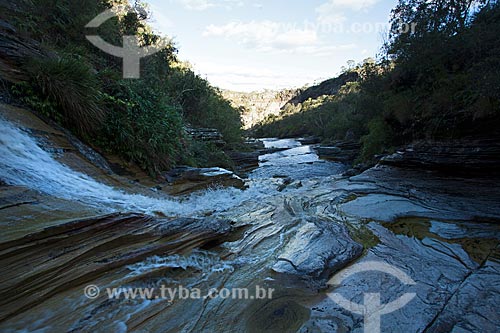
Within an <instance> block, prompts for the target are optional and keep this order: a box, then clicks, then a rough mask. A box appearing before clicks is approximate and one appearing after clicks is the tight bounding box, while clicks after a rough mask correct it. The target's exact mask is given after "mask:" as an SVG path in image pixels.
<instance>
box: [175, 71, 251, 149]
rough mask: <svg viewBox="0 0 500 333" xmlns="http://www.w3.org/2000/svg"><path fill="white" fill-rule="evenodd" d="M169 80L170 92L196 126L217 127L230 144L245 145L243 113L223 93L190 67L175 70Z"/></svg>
mask: <svg viewBox="0 0 500 333" xmlns="http://www.w3.org/2000/svg"><path fill="white" fill-rule="evenodd" d="M167 81H168V82H167V86H168V88H167V89H168V91H169V92H170V93H171V95H172V96H174V98H175V100H177V101H178V103H179V104H180V105H181V106H182V111H183V116H184V118H185V119H186V120H187V121H188V122H189V123H190V124H191V125H192V126H195V127H212V128H216V129H218V130H219V131H220V132H221V133H222V135H223V136H224V140H226V142H229V143H231V144H237V143H239V142H241V140H242V133H241V127H242V123H241V116H240V113H239V110H237V109H235V108H234V107H232V106H231V104H230V102H229V101H227V100H226V99H224V98H223V97H222V95H221V92H220V91H219V90H217V89H215V88H213V87H212V86H210V84H209V83H208V81H206V80H204V79H202V78H200V77H199V76H198V75H196V74H194V73H193V71H191V70H190V69H187V68H176V69H173V71H172V73H171V75H170V76H169V78H168V80H167Z"/></svg>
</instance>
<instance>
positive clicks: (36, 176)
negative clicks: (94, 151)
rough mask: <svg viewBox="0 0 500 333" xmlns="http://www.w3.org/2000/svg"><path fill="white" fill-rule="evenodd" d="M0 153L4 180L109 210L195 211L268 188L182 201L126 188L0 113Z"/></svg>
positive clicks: (212, 208) (193, 213)
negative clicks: (62, 155)
mask: <svg viewBox="0 0 500 333" xmlns="http://www.w3.org/2000/svg"><path fill="white" fill-rule="evenodd" d="M0 156H1V157H0V180H2V181H3V182H5V183H7V184H9V185H15V186H24V187H27V188H30V189H33V190H36V191H38V192H41V193H44V194H48V195H52V196H54V197H57V198H61V199H66V200H71V201H76V202H80V203H83V204H85V205H89V206H92V207H96V208H99V209H103V210H105V211H110V212H112V211H116V210H121V211H131V212H141V213H152V212H163V213H164V214H166V215H169V216H180V215H182V216H196V215H198V214H200V213H203V212H206V211H218V212H220V211H224V210H226V209H228V208H230V207H233V206H234V205H237V204H239V203H241V202H242V201H244V200H247V199H250V198H254V197H255V196H256V195H258V196H262V195H265V193H267V194H269V191H270V188H265V187H262V186H252V188H251V189H250V190H247V191H241V190H238V189H234V188H228V189H215V190H207V191H203V192H199V193H196V194H193V195H191V196H190V197H189V198H188V199H187V200H182V201H181V200H177V199H171V198H165V199H157V198H151V197H147V196H144V195H137V194H129V193H125V192H123V191H120V190H117V189H115V188H113V187H111V186H108V185H105V184H102V183H99V182H97V181H96V180H94V179H93V178H91V177H89V176H88V175H85V174H83V173H80V172H76V171H74V170H72V169H70V168H69V167H68V166H66V165H64V164H62V163H60V162H58V161H56V160H55V159H54V157H53V156H52V155H51V154H50V153H49V152H47V151H45V150H43V149H42V148H41V147H40V145H39V144H38V143H37V141H36V140H35V139H33V138H32V137H31V136H30V135H29V133H28V132H26V131H25V130H23V129H20V128H18V127H16V126H15V125H14V124H12V123H10V122H8V121H6V120H4V119H1V118H0Z"/></svg>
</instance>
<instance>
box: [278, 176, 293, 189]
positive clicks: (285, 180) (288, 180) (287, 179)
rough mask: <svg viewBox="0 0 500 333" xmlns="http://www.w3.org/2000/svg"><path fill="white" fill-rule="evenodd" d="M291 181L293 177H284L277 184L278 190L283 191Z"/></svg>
mask: <svg viewBox="0 0 500 333" xmlns="http://www.w3.org/2000/svg"><path fill="white" fill-rule="evenodd" d="M291 183H293V179H292V178H291V177H286V178H284V179H283V182H282V184H281V185H280V186H278V192H283V191H284V190H285V189H286V188H287V187H288V185H290V184H291Z"/></svg>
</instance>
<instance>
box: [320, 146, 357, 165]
mask: <svg viewBox="0 0 500 333" xmlns="http://www.w3.org/2000/svg"><path fill="white" fill-rule="evenodd" d="M360 149H361V145H360V144H359V143H357V142H354V141H339V142H337V143H335V144H334V145H330V146H319V147H315V148H314V150H316V152H317V153H318V155H319V157H320V158H323V159H326V160H330V161H335V162H342V163H350V162H352V161H354V160H355V159H356V157H358V155H359V151H360Z"/></svg>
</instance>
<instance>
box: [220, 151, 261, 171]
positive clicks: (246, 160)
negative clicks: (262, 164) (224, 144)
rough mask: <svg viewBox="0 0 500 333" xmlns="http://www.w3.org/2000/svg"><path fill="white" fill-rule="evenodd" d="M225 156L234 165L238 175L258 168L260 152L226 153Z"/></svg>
mask: <svg viewBox="0 0 500 333" xmlns="http://www.w3.org/2000/svg"><path fill="white" fill-rule="evenodd" d="M226 154H227V156H229V158H230V159H231V160H232V161H233V162H234V164H235V165H236V169H237V171H238V173H247V172H250V171H252V170H254V169H256V168H258V167H259V156H260V155H261V152H260V151H251V152H239V151H228V152H226Z"/></svg>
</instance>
